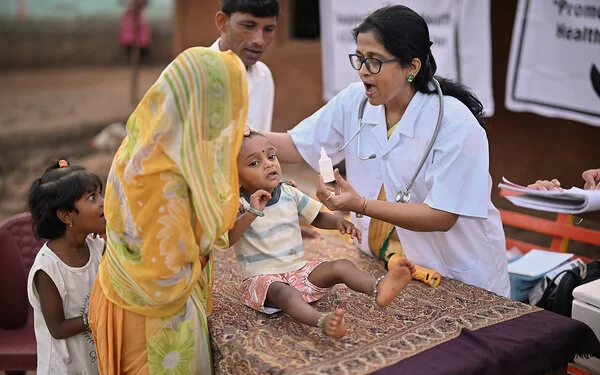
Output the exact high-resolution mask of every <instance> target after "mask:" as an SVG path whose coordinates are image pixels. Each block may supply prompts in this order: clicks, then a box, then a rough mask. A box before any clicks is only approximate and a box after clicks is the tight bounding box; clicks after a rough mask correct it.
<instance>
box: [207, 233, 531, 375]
mask: <svg viewBox="0 0 600 375" xmlns="http://www.w3.org/2000/svg"><path fill="white" fill-rule="evenodd" d="M304 246H305V251H306V258H307V259H308V260H316V259H327V260H335V259H342V258H346V259H349V260H351V261H353V262H354V263H355V264H356V265H357V267H358V268H360V269H362V270H364V271H366V272H369V273H371V274H372V275H374V276H376V277H377V276H379V275H381V274H383V272H384V267H383V264H382V263H381V262H379V261H377V260H375V259H373V258H371V257H369V256H367V255H365V254H363V253H361V252H360V251H359V250H358V249H357V248H356V247H354V246H352V245H350V244H347V243H345V242H344V241H343V240H342V239H341V238H340V237H337V236H334V235H323V236H321V237H318V238H315V239H309V240H305V242H304ZM215 255H216V256H215V269H216V276H215V287H214V290H213V294H214V309H213V312H212V315H211V316H210V320H209V328H210V332H211V340H212V349H213V358H214V368H215V372H216V373H217V374H283V373H285V374H315V375H316V374H364V373H370V372H373V371H376V370H378V369H382V368H385V367H387V366H390V365H392V364H394V363H396V362H398V361H401V360H403V359H405V358H408V357H411V356H414V355H415V354H418V353H421V352H423V351H425V350H428V349H431V348H433V347H435V346H437V345H440V344H442V343H445V342H447V341H449V340H452V339H454V338H456V337H457V336H459V335H460V333H461V331H462V330H463V328H464V329H468V330H470V331H476V330H478V329H481V328H483V327H488V326H492V325H494V324H498V323H501V322H505V321H507V320H511V319H514V318H517V317H520V316H523V315H525V314H529V313H532V312H536V311H539V310H540V309H539V308H537V307H533V306H530V305H526V304H523V303H520V302H517V301H513V300H509V299H506V298H503V297H500V296H497V295H495V294H493V293H490V292H488V291H485V290H483V289H480V288H477V287H474V286H470V285H466V284H463V283H460V282H457V281H454V280H451V279H447V278H444V279H442V282H441V284H440V285H439V286H438V287H436V288H432V287H430V286H427V285H425V284H423V283H421V282H418V281H412V282H411V283H410V284H409V285H408V286H407V288H406V289H405V290H404V291H403V292H402V293H401V294H400V296H399V297H398V298H397V299H396V300H395V301H394V302H393V303H392V304H391V305H389V306H387V307H386V308H379V307H377V306H375V305H374V304H373V302H372V299H371V298H370V297H368V296H365V295H363V294H360V293H356V292H354V291H352V290H350V289H348V288H347V287H346V286H344V285H338V286H335V287H334V288H332V290H331V291H330V293H329V294H328V295H327V296H325V297H324V298H323V299H322V300H320V301H318V302H316V303H315V304H314V307H315V308H316V309H317V310H319V311H323V312H327V311H331V310H334V309H335V308H337V307H341V308H343V309H344V310H345V311H346V315H345V321H346V326H347V327H348V333H347V335H346V336H345V337H344V338H342V339H341V340H336V339H332V338H328V337H320V336H319V332H318V330H317V329H316V328H314V327H310V326H306V325H304V324H301V323H299V322H296V321H294V320H293V319H291V318H290V317H288V316H287V315H286V314H284V313H277V314H274V315H270V316H269V315H265V314H262V313H259V312H256V311H254V310H252V309H250V308H248V307H246V306H244V305H242V304H241V302H240V289H239V285H240V281H241V276H240V275H241V273H240V269H239V268H238V266H237V264H236V261H235V256H234V254H233V251H227V252H224V253H218V254H215Z"/></svg>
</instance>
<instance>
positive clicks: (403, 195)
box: [335, 77, 444, 203]
mask: <svg viewBox="0 0 600 375" xmlns="http://www.w3.org/2000/svg"><path fill="white" fill-rule="evenodd" d="M431 80H432V82H433V85H434V86H435V90H436V91H437V94H438V97H439V98H440V106H439V109H438V118H437V123H436V124H435V129H434V131H433V134H432V135H431V140H430V141H429V144H428V145H427V150H426V151H425V153H424V154H423V157H421V161H420V162H419V166H418V167H417V169H416V170H415V173H414V174H413V176H412V178H411V179H410V182H409V183H408V185H407V187H406V189H405V190H404V191H398V193H397V194H396V202H402V203H408V202H409V201H410V189H411V188H412V186H413V184H414V183H415V181H416V179H417V176H418V175H419V173H420V172H421V169H423V165H424V164H425V161H427V157H428V156H429V153H430V152H431V150H432V149H433V144H434V143H435V141H436V139H437V136H438V133H439V132H440V129H441V127H442V121H443V118H444V95H443V93H442V88H441V86H440V83H439V82H438V80H437V79H435V78H434V77H432V78H431ZM367 101H368V99H367V98H364V99H363V101H362V103H361V105H360V107H359V110H358V122H359V124H361V125H360V127H359V128H358V130H357V131H356V132H355V133H354V135H353V136H352V137H351V138H350V139H349V140H348V141H347V142H346V143H345V144H344V145H343V146H342V147H340V144H339V143H337V144H336V146H335V148H336V150H337V151H338V152H341V151H344V149H346V147H348V145H349V144H350V142H352V140H354V138H356V137H358V139H357V147H358V150H357V151H358V157H359V158H360V159H362V160H369V159H374V158H375V157H376V155H375V154H371V155H369V156H368V157H367V158H363V157H361V156H360V146H359V145H360V135H359V134H360V132H361V130H362V129H363V128H364V127H365V125H366V124H367V123H363V121H362V117H363V113H364V110H365V106H366V105H367Z"/></svg>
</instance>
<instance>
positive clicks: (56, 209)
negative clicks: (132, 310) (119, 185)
mask: <svg viewBox="0 0 600 375" xmlns="http://www.w3.org/2000/svg"><path fill="white" fill-rule="evenodd" d="M101 191H102V182H101V181H100V178H99V177H98V176H97V175H95V174H94V173H91V172H89V171H87V170H86V169H85V168H83V167H80V166H69V165H68V164H67V162H66V161H64V160H61V161H59V162H57V163H56V164H54V165H52V166H51V167H50V168H48V169H47V170H46V171H45V172H44V174H43V175H42V176H41V177H40V178H38V179H37V180H35V181H34V182H33V184H32V185H31V189H30V191H29V210H30V211H31V219H32V227H33V232H34V234H35V235H36V237H38V238H47V239H48V242H46V243H45V244H44V246H42V248H41V249H40V251H39V252H38V254H37V256H36V258H35V261H34V263H33V266H32V267H31V271H30V272H29V280H28V282H27V289H28V291H27V292H28V295H29V302H30V303H31V305H32V306H33V314H34V327H35V336H36V340H37V356H38V365H37V373H38V374H75V373H77V374H97V373H98V366H97V364H96V351H95V349H94V343H93V340H92V337H91V334H90V330H89V326H88V322H87V302H88V298H89V294H90V291H91V289H92V284H93V282H94V279H95V278H96V272H97V271H98V264H99V263H100V258H101V257H102V253H103V250H104V240H103V239H102V238H100V237H99V236H98V234H100V233H103V232H104V231H105V226H106V221H105V220H104V203H103V202H104V201H103V199H102V196H101V195H100V193H101Z"/></svg>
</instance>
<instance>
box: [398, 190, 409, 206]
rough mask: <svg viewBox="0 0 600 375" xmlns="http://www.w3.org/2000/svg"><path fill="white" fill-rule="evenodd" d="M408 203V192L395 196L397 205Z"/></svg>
mask: <svg viewBox="0 0 600 375" xmlns="http://www.w3.org/2000/svg"><path fill="white" fill-rule="evenodd" d="M409 201H410V190H408V189H407V190H404V191H402V192H400V191H399V192H398V194H396V202H398V203H408V202H409Z"/></svg>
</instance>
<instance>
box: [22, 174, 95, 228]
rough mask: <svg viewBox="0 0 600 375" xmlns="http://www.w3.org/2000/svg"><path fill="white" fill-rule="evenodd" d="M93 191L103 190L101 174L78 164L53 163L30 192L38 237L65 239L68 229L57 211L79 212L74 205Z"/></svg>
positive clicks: (29, 202) (30, 204)
mask: <svg viewBox="0 0 600 375" xmlns="http://www.w3.org/2000/svg"><path fill="white" fill-rule="evenodd" d="M94 191H98V192H101V191H102V181H101V180H100V177H98V175H96V174H95V173H92V172H90V171H88V170H87V169H85V168H84V167H81V166H78V165H72V166H67V167H59V164H58V162H55V163H53V164H52V165H51V166H50V167H48V169H46V170H45V171H44V174H42V177H40V178H38V179H36V180H35V181H33V184H31V188H30V189H29V199H28V205H29V212H31V227H32V229H33V233H34V234H35V236H36V237H37V238H47V239H50V240H51V239H54V238H58V237H60V236H62V235H63V234H64V233H65V230H66V226H65V223H63V222H62V221H61V220H60V219H59V217H58V214H57V211H58V210H65V211H75V212H78V211H77V208H76V207H75V202H76V201H78V200H79V199H80V198H81V197H83V196H84V195H85V194H87V193H90V192H94Z"/></svg>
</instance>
